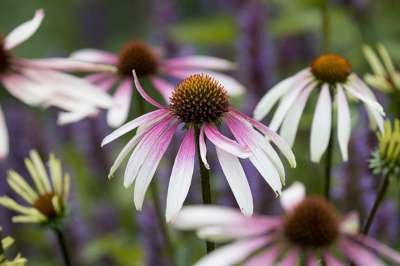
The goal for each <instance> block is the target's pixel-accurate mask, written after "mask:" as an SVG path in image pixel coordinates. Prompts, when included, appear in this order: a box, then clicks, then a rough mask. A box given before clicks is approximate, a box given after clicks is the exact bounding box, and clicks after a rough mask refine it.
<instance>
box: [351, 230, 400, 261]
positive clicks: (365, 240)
mask: <svg viewBox="0 0 400 266" xmlns="http://www.w3.org/2000/svg"><path fill="white" fill-rule="evenodd" d="M354 238H355V239H356V240H358V241H359V242H360V243H362V245H364V246H366V247H369V248H371V249H372V250H374V251H376V252H377V253H378V254H379V255H381V256H383V257H385V258H386V259H388V260H390V261H391V262H394V263H396V265H400V253H399V252H398V251H396V250H394V249H391V248H390V247H388V246H386V245H384V244H382V243H380V242H378V241H376V240H375V239H372V238H370V237H368V236H363V235H358V236H355V237H354Z"/></svg>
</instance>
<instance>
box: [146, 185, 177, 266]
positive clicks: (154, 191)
mask: <svg viewBox="0 0 400 266" xmlns="http://www.w3.org/2000/svg"><path fill="white" fill-rule="evenodd" d="M150 192H151V197H152V200H153V205H154V211H155V213H156V216H157V220H158V223H159V226H160V229H161V234H162V236H163V238H164V241H165V249H166V251H167V252H166V253H167V255H168V257H169V259H170V261H171V264H172V265H176V258H175V249H174V246H173V244H172V241H171V237H170V235H169V232H168V228H167V225H166V223H165V217H164V215H163V213H162V209H161V204H160V197H159V196H158V195H159V194H160V193H159V190H158V185H157V183H156V182H151V184H150Z"/></svg>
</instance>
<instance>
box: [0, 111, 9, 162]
mask: <svg viewBox="0 0 400 266" xmlns="http://www.w3.org/2000/svg"><path fill="white" fill-rule="evenodd" d="M7 155H8V133H7V124H6V120H5V118H4V113H3V110H2V109H1V106H0V160H3V159H4V158H5V157H6V156H7Z"/></svg>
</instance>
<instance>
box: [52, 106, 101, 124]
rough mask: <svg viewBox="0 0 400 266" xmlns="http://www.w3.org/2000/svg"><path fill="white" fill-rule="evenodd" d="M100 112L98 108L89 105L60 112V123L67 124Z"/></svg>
mask: <svg viewBox="0 0 400 266" xmlns="http://www.w3.org/2000/svg"><path fill="white" fill-rule="evenodd" d="M97 114H98V110H97V109H96V108H94V107H92V106H87V107H86V108H85V109H82V110H79V111H78V110H75V111H71V112H60V113H59V114H58V117H57V124H58V125H66V124H71V123H76V122H78V121H80V120H82V119H84V118H86V117H93V116H96V115H97Z"/></svg>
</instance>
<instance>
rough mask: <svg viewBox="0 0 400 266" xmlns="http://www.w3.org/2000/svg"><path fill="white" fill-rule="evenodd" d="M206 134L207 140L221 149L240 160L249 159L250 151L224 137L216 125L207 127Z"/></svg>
mask: <svg viewBox="0 0 400 266" xmlns="http://www.w3.org/2000/svg"><path fill="white" fill-rule="evenodd" d="M204 132H205V133H206V136H207V138H208V139H209V140H210V141H211V142H212V143H213V144H214V145H215V146H217V147H219V148H220V149H223V150H225V151H226V152H229V153H231V154H233V155H235V156H237V157H240V158H248V157H249V156H250V154H249V151H248V150H247V149H246V148H245V147H244V146H243V145H240V144H238V143H237V142H235V141H233V140H231V139H229V138H227V137H225V136H224V135H222V134H221V133H220V132H219V131H218V129H217V128H216V127H215V126H214V125H212V124H209V125H207V126H205V127H204Z"/></svg>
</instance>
